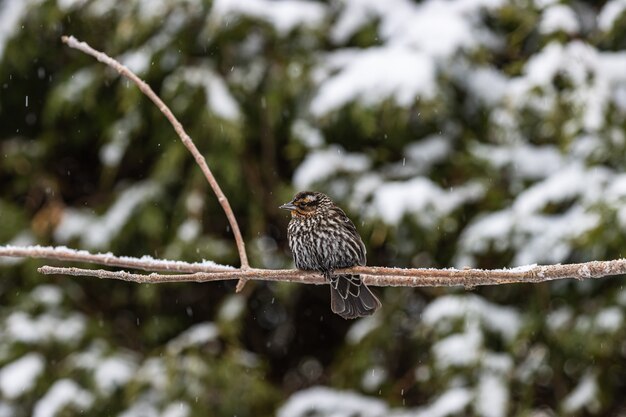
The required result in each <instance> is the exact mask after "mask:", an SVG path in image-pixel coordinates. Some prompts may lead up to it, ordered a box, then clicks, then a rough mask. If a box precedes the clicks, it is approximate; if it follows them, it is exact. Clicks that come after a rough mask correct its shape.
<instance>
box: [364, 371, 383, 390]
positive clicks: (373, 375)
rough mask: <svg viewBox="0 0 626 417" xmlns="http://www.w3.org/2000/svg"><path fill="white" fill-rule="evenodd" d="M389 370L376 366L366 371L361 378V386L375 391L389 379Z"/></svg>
mask: <svg viewBox="0 0 626 417" xmlns="http://www.w3.org/2000/svg"><path fill="white" fill-rule="evenodd" d="M387 377H388V374H387V370H386V369H385V368H384V367H382V366H374V367H372V368H370V369H368V370H366V371H365V373H364V374H363V378H361V386H362V387H363V389H364V390H365V391H369V392H372V391H375V390H377V389H379V388H380V386H381V385H382V384H383V382H385V381H386V380H387Z"/></svg>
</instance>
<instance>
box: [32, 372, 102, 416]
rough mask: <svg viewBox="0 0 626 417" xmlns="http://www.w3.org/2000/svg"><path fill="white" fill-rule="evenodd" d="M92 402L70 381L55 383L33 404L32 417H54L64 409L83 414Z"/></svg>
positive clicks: (90, 395) (92, 398)
mask: <svg viewBox="0 0 626 417" xmlns="http://www.w3.org/2000/svg"><path fill="white" fill-rule="evenodd" d="M93 402H94V397H93V395H92V394H90V393H89V392H88V391H86V390H84V389H82V388H81V387H80V386H79V385H78V384H77V383H76V382H74V381H72V380H70V379H61V380H59V381H56V382H55V383H54V385H52V387H50V389H49V390H48V392H46V394H45V395H44V396H43V397H42V398H41V399H40V400H39V401H37V403H36V404H35V409H34V411H33V417H54V416H56V415H58V413H59V412H60V411H61V410H62V409H64V408H65V407H68V406H70V407H72V408H73V409H77V410H78V411H81V412H83V413H84V412H85V411H86V410H88V409H89V408H90V407H91V405H92V404H93Z"/></svg>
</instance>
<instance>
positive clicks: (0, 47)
mask: <svg viewBox="0 0 626 417" xmlns="http://www.w3.org/2000/svg"><path fill="white" fill-rule="evenodd" d="M29 3H33V2H30V1H27V0H5V1H4V2H2V3H0V61H2V57H3V56H4V49H5V48H6V46H7V43H8V42H9V40H10V39H11V38H12V37H13V36H15V34H16V33H17V31H18V29H19V24H20V22H21V21H22V19H23V18H24V16H26V13H27V11H28V8H29V7H30V6H32V4H29Z"/></svg>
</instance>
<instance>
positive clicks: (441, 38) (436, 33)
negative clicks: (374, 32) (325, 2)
mask: <svg viewBox="0 0 626 417" xmlns="http://www.w3.org/2000/svg"><path fill="white" fill-rule="evenodd" d="M500 4H502V1H501V0H479V1H463V0H457V1H445V0H429V1H424V2H421V3H414V2H411V1H409V0H390V1H386V2H379V1H376V0H357V1H342V6H343V7H342V10H341V14H340V15H339V19H338V21H337V23H336V24H335V25H334V27H333V28H332V30H331V38H332V39H333V40H334V41H335V43H343V42H346V41H347V40H348V39H349V38H350V37H351V36H352V35H353V34H354V33H355V32H356V31H357V30H358V29H359V28H360V27H362V26H364V25H366V24H368V23H370V22H372V21H377V20H378V21H380V26H379V36H380V38H381V39H383V40H384V41H385V42H386V43H387V44H389V45H403V46H409V47H411V48H412V49H415V50H420V51H424V52H426V53H427V54H428V55H431V56H433V57H437V58H443V57H451V56H453V55H454V54H456V53H458V52H459V51H460V50H470V49H473V48H477V47H479V46H481V45H485V44H491V42H493V39H492V36H491V35H490V34H489V33H488V32H487V31H485V30H484V29H483V28H480V27H479V26H478V25H476V23H477V22H479V21H480V19H479V16H480V14H481V13H482V12H483V11H484V10H488V9H495V8H497V7H498V6H499V5H500Z"/></svg>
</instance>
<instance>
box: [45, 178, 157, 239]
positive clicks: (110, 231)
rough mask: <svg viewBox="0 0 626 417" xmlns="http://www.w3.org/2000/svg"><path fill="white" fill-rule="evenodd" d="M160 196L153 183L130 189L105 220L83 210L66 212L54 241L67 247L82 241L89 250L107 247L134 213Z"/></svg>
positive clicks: (145, 183) (121, 194)
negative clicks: (78, 239) (76, 240)
mask: <svg viewBox="0 0 626 417" xmlns="http://www.w3.org/2000/svg"><path fill="white" fill-rule="evenodd" d="M158 192H159V187H158V186H157V185H156V184H154V183H153V182H151V181H145V182H140V183H138V184H134V185H131V186H130V187H128V188H127V189H125V190H124V191H122V192H121V193H120V194H119V196H118V197H117V200H116V201H115V202H114V203H113V204H112V205H111V206H110V207H109V209H108V211H107V212H106V213H104V214H103V215H102V216H97V215H95V214H93V213H90V212H89V211H87V210H84V209H74V208H67V209H65V211H64V213H63V217H62V219H61V222H60V223H59V225H58V226H57V228H56V229H55V231H54V238H55V240H56V241H58V242H61V243H67V242H69V241H70V240H71V239H73V238H76V237H79V238H80V240H81V244H82V245H83V246H86V247H88V248H94V249H101V248H104V247H107V246H108V245H109V244H110V242H111V240H112V239H113V238H114V237H115V236H116V235H117V234H118V233H119V232H120V231H121V230H122V228H123V227H124V225H125V224H126V222H127V221H128V220H129V219H130V216H132V214H133V213H134V212H135V210H136V209H137V208H138V207H139V206H140V205H141V204H145V203H146V202H147V201H150V200H151V199H153V198H154V197H156V195H157V194H158Z"/></svg>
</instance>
